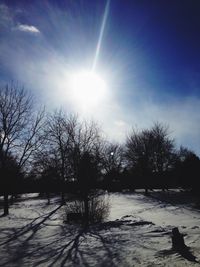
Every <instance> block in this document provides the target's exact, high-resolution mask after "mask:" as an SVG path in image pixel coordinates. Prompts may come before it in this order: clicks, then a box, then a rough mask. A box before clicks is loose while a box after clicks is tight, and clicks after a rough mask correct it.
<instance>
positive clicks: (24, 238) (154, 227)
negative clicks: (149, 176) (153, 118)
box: [0, 192, 200, 267]
mask: <svg viewBox="0 0 200 267" xmlns="http://www.w3.org/2000/svg"><path fill="white" fill-rule="evenodd" d="M166 194H168V197H169V199H168V200H173V201H171V202H170V203H169V202H168V203H167V202H165V201H163V195H162V194H160V195H159V193H156V192H155V194H154V193H152V197H147V196H144V194H141V193H135V194H127V193H124V194H122V193H112V194H110V195H109V199H110V207H111V208H110V215H109V217H108V219H107V222H105V223H102V224H98V225H94V226H90V227H89V228H88V229H87V230H85V229H82V228H80V227H78V226H75V225H72V224H71V225H70V224H66V223H64V222H63V221H64V218H65V209H66V208H65V207H64V206H63V207H60V206H59V201H58V198H54V199H52V202H51V204H50V205H47V204H46V203H47V200H46V199H40V198H39V197H37V195H35V194H31V195H30V194H29V195H24V196H23V197H22V198H21V199H20V201H17V202H15V203H14V204H13V205H12V206H11V208H10V215H9V216H8V217H0V266H8V267H14V266H34V267H36V266H45V267H46V266H49V267H50V266H180V267H182V266H200V255H199V253H200V238H199V234H200V211H198V210H196V209H194V208H192V205H185V203H181V201H179V203H177V202H176V201H174V195H173V192H171V193H166ZM171 195H172V197H171V198H170V196H171ZM164 196H165V195H164ZM166 196H167V195H166ZM175 196H178V198H179V200H180V199H181V193H180V194H175ZM160 199H162V201H161V200H160ZM164 199H165V198H164ZM0 211H1V210H0ZM175 226H178V227H179V230H180V232H181V233H183V234H184V235H185V237H184V240H185V243H186V245H187V246H189V247H190V250H189V251H188V254H186V255H185V254H184V255H180V254H179V253H176V252H175V251H173V250H172V249H171V236H170V234H171V229H172V228H173V227H175ZM193 256H195V257H196V261H194V258H193Z"/></svg>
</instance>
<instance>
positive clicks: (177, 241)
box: [172, 227, 197, 262]
mask: <svg viewBox="0 0 200 267" xmlns="http://www.w3.org/2000/svg"><path fill="white" fill-rule="evenodd" d="M172 248H173V249H174V250H175V251H176V252H178V253H179V254H180V255H181V256H182V257H184V258H185V259H187V260H189V261H193V262H197V261H196V257H195V256H194V255H192V253H191V252H190V249H189V247H187V246H186V245H185V242H184V238H183V234H181V233H180V232H179V230H178V227H175V228H173V229H172Z"/></svg>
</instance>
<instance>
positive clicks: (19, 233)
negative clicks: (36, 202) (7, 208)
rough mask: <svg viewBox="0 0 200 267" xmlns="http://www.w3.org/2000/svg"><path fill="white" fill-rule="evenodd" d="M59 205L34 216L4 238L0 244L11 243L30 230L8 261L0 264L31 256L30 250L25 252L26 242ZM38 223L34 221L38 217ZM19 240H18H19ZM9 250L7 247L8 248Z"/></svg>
mask: <svg viewBox="0 0 200 267" xmlns="http://www.w3.org/2000/svg"><path fill="white" fill-rule="evenodd" d="M60 207H61V206H58V207H57V208H56V209H54V210H53V211H51V212H49V213H47V214H45V215H42V216H39V217H37V218H35V219H34V220H33V221H32V222H31V223H29V224H27V225H25V226H24V227H22V228H21V229H20V230H18V231H17V232H15V233H14V235H13V236H11V237H10V238H9V239H8V240H6V241H5V242H3V243H1V244H0V246H3V245H7V246H8V245H9V244H11V245H12V242H13V241H14V240H16V239H18V238H19V237H21V236H24V235H26V234H27V233H29V232H30V231H32V233H31V235H30V236H28V237H27V238H26V239H25V240H23V241H22V242H21V243H20V244H19V246H18V247H17V249H16V252H15V253H14V255H13V256H12V258H11V259H9V260H8V261H6V262H4V263H3V264H0V266H5V265H6V264H9V263H11V262H17V261H18V260H22V258H24V257H26V256H31V255H32V254H33V252H32V251H31V252H30V253H26V252H25V251H26V249H27V248H28V242H29V241H30V240H31V239H32V238H33V237H34V235H35V234H36V232H37V231H38V230H39V229H41V227H42V225H43V224H44V223H45V221H46V220H48V219H49V218H50V217H51V216H52V215H53V214H54V213H55V212H56V211H57V210H58V209H60ZM41 217H42V220H40V221H39V222H38V223H35V222H36V221H37V220H38V219H41ZM19 242H20V241H19ZM8 250H9V249H8Z"/></svg>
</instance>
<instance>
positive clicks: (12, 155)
mask: <svg viewBox="0 0 200 267" xmlns="http://www.w3.org/2000/svg"><path fill="white" fill-rule="evenodd" d="M199 173H200V160H199V158H198V157H197V155H195V153H194V152H192V151H190V150H188V149H187V148H184V147H181V148H180V149H177V148H176V144H175V140H174V139H172V138H171V136H170V132H169V129H168V127H166V126H165V125H163V124H162V123H154V124H153V126H152V127H151V128H150V129H144V130H140V131H136V130H134V129H133V130H132V131H131V132H130V134H129V136H128V137H127V138H126V140H125V142H124V144H123V145H121V144H116V143H111V142H109V141H107V140H105V138H103V134H102V131H101V129H100V128H99V127H98V125H97V124H96V123H94V122H83V121H80V119H79V117H78V116H77V115H71V114H66V113H65V112H64V111H62V110H57V111H54V112H52V113H46V112H45V110H44V109H41V110H39V111H36V106H35V104H34V100H33V97H32V96H31V95H30V94H29V93H28V92H27V91H26V90H25V89H23V88H19V87H17V86H16V85H14V84H11V85H7V86H5V87H2V88H0V193H1V195H3V196H4V214H8V196H9V195H14V194H17V193H21V192H46V193H47V194H49V193H50V192H56V193H58V192H61V196H62V197H61V199H62V203H64V201H65V198H64V193H65V192H78V193H79V194H80V195H82V196H83V199H85V200H87V199H88V197H89V194H90V192H91V191H92V190H93V191H94V189H100V188H101V189H106V190H109V191H120V190H122V189H130V190H134V189H135V188H145V189H146V191H147V190H148V189H150V188H162V189H167V188H175V187H182V188H187V189H191V190H193V191H196V192H198V191H199V187H198V179H199Z"/></svg>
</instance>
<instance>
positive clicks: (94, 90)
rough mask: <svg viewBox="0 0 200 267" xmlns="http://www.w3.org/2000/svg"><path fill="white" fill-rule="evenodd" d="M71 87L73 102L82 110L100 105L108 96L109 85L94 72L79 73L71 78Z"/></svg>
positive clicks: (73, 74)
mask: <svg viewBox="0 0 200 267" xmlns="http://www.w3.org/2000/svg"><path fill="white" fill-rule="evenodd" d="M69 87H70V92H71V96H72V98H73V101H74V102H76V104H77V105H78V106H79V107H80V108H82V109H85V110H87V109H89V108H91V107H94V106H96V105H98V104H99V103H100V102H101V101H102V100H103V99H104V98H105V96H106V91H107V85H106V82H105V80H104V79H103V78H101V77H100V75H98V74H97V73H95V72H94V71H79V72H76V73H72V74H71V75H70V77H69Z"/></svg>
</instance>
